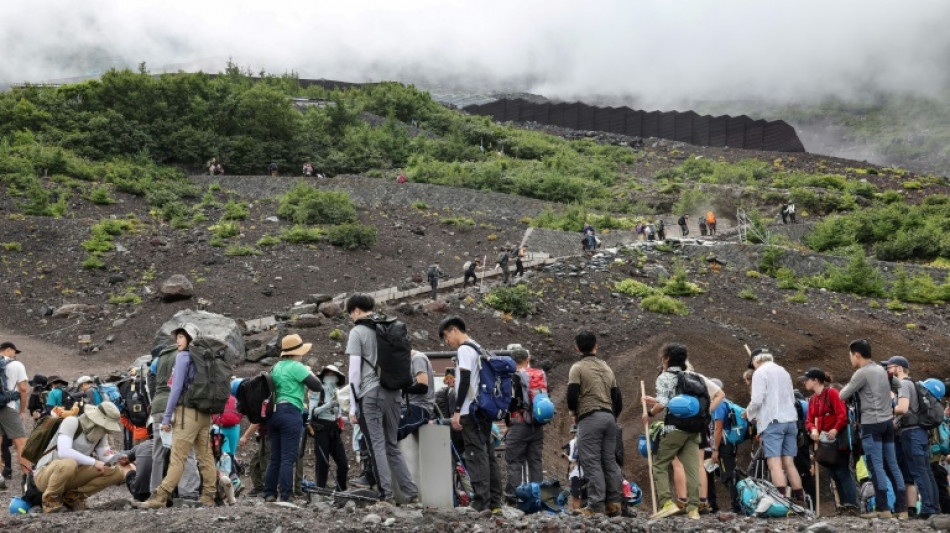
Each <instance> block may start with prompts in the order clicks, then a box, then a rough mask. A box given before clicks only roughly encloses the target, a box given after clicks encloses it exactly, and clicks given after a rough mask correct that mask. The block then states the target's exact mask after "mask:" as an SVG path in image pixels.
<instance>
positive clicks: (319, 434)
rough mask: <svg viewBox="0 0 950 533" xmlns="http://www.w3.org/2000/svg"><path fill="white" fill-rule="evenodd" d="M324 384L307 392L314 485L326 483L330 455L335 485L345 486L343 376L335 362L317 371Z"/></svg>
mask: <svg viewBox="0 0 950 533" xmlns="http://www.w3.org/2000/svg"><path fill="white" fill-rule="evenodd" d="M317 377H318V378H319V379H320V382H321V383H322V384H323V390H322V391H320V392H311V393H309V394H308V396H309V399H310V404H309V406H308V408H309V410H310V421H309V422H310V428H311V429H312V431H313V448H314V454H315V455H316V457H315V459H316V466H315V469H316V472H315V474H316V482H317V488H321V489H325V488H326V487H327V478H328V477H329V474H330V459H333V462H334V463H336V488H335V490H341V491H343V490H346V475H347V473H348V471H349V464H348V463H347V460H346V447H345V446H344V445H343V438H342V428H341V424H340V422H341V421H342V419H341V418H340V416H341V412H342V411H341V409H340V402H339V401H338V397H337V391H338V390H340V389H342V388H343V387H344V386H346V376H345V375H344V374H343V372H340V370H339V369H338V368H337V367H336V366H334V365H327V366H325V367H323V368H322V369H321V370H320V373H319V374H317Z"/></svg>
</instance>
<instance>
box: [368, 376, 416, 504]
mask: <svg viewBox="0 0 950 533" xmlns="http://www.w3.org/2000/svg"><path fill="white" fill-rule="evenodd" d="M401 395H402V393H401V392H400V391H398V390H395V391H394V390H389V389H386V388H385V387H382V386H379V387H376V388H374V389H372V390H370V391H368V392H367V393H366V394H365V395H363V397H362V398H360V425H361V430H362V431H363V435H366V436H367V437H368V438H369V450H370V454H371V456H372V458H373V464H374V465H376V472H375V474H376V482H377V485H378V486H379V492H380V496H381V497H383V498H392V497H393V481H395V482H396V483H398V484H399V490H401V491H402V493H403V495H404V496H405V497H406V498H407V499H412V498H415V497H416V496H418V495H419V489H418V488H417V487H416V484H415V483H414V482H413V481H412V476H411V475H410V474H409V467H408V466H407V465H406V460H405V459H403V456H402V451H400V450H399V442H398V440H397V438H396V436H397V433H398V431H399V400H400V397H401Z"/></svg>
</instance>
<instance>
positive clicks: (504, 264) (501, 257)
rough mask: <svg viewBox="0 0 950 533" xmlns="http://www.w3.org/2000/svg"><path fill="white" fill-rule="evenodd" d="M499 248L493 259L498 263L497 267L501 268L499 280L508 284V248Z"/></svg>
mask: <svg viewBox="0 0 950 533" xmlns="http://www.w3.org/2000/svg"><path fill="white" fill-rule="evenodd" d="M500 250H501V253H500V254H498V259H497V260H496V261H495V263H496V264H497V265H498V268H500V269H501V277H502V280H501V282H502V283H504V284H505V285H508V275H509V274H508V272H509V271H508V260H509V259H510V258H511V256H510V255H509V254H508V250H506V249H505V248H500Z"/></svg>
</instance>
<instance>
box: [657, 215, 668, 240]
mask: <svg viewBox="0 0 950 533" xmlns="http://www.w3.org/2000/svg"><path fill="white" fill-rule="evenodd" d="M656 238H657V240H660V241H665V240H666V222H664V221H663V219H662V218H661V219H659V220H657V221H656Z"/></svg>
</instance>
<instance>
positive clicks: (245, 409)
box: [235, 372, 277, 424]
mask: <svg viewBox="0 0 950 533" xmlns="http://www.w3.org/2000/svg"><path fill="white" fill-rule="evenodd" d="M276 394H277V389H276V388H275V387H274V379H273V378H272V377H271V375H270V372H261V373H260V374H258V375H256V376H254V377H252V378H250V379H245V380H244V381H242V382H241V384H240V385H238V390H237V395H235V399H236V400H237V410H238V412H239V413H241V414H242V415H244V416H246V417H247V419H248V421H250V423H252V424H261V423H264V422H266V421H267V419H268V418H270V416H271V415H273V414H274V409H275V408H276V406H277V398H276Z"/></svg>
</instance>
